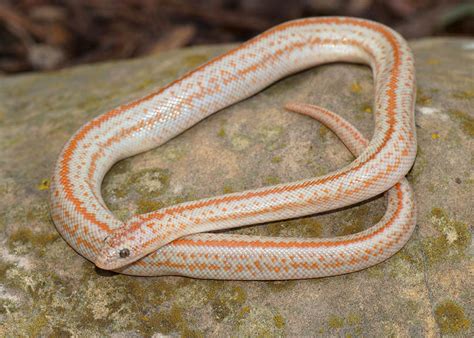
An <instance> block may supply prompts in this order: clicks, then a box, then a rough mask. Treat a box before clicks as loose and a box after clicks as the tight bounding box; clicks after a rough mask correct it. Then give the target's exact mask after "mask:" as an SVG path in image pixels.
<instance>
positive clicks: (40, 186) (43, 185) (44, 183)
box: [37, 178, 50, 191]
mask: <svg viewBox="0 0 474 338" xmlns="http://www.w3.org/2000/svg"><path fill="white" fill-rule="evenodd" d="M49 184H50V182H49V179H47V178H44V179H42V180H41V182H40V184H38V185H37V189H38V190H41V191H44V190H48V189H49Z"/></svg>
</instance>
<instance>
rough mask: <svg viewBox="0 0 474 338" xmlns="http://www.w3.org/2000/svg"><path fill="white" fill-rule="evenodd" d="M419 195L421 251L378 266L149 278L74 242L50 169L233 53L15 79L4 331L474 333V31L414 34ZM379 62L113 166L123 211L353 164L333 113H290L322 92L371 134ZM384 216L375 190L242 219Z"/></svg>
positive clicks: (9, 90)
mask: <svg viewBox="0 0 474 338" xmlns="http://www.w3.org/2000/svg"><path fill="white" fill-rule="evenodd" d="M412 47H413V49H414V52H415V54H416V61H417V79H418V99H417V107H416V121H417V126H418V140H419V151H418V157H417V160H416V164H415V166H414V168H413V169H412V171H411V172H410V174H409V176H408V177H409V180H410V182H411V183H412V184H413V185H414V188H415V191H416V197H417V205H418V222H417V224H418V225H417V229H416V232H415V234H414V235H413V237H412V238H411V240H410V241H409V242H408V244H407V245H406V247H405V248H404V249H402V250H401V251H400V252H399V253H398V254H396V255H395V256H394V257H392V258H391V259H389V260H387V261H386V262H384V263H382V264H379V265H377V266H375V267H372V268H369V269H366V270H364V271H361V272H357V273H353V274H348V275H344V276H338V277H331V278H323V279H314V280H304V281H289V282H229V281H208V280H193V279H189V278H182V277H157V278H137V277H129V276H123V275H114V274H110V273H107V272H104V271H99V270H97V269H95V268H94V266H93V265H92V264H91V263H90V262H88V261H86V260H85V259H84V258H82V257H81V256H79V255H78V254H76V253H75V252H74V251H73V250H72V249H71V248H70V247H69V246H68V245H67V244H66V242H65V241H64V240H63V239H62V238H61V237H59V235H58V233H57V232H56V230H55V228H54V225H53V224H52V222H51V220H50V217H49V210H48V202H47V198H48V184H49V181H48V178H49V175H50V173H51V169H52V167H53V164H54V162H55V160H56V157H57V155H58V152H59V151H60V149H61V147H62V145H63V144H64V142H66V140H67V139H68V138H69V137H70V136H71V135H72V133H73V132H74V131H76V129H78V128H79V127H80V126H81V125H82V124H83V123H85V122H86V121H88V120H89V119H91V118H92V117H94V116H96V115H98V114H100V113H102V112H104V111H107V110H108V109H111V108H113V107H115V106H116V105H118V104H120V103H125V102H127V101H129V100H130V99H132V98H136V97H139V96H141V95H143V94H145V93H147V92H148V91H150V90H151V89H152V88H154V87H155V86H161V85H164V84H165V83H167V82H169V81H171V80H173V79H175V78H176V77H177V76H179V75H180V74H182V73H183V72H185V71H187V70H189V69H191V68H194V67H195V66H197V65H198V64H200V63H202V62H204V61H206V60H208V59H209V58H211V57H212V56H215V55H217V54H219V53H221V52H222V51H224V50H225V48H224V47H199V48H190V49H186V50H180V51H174V52H169V53H164V54H161V55H159V56H155V57H151V58H147V59H141V60H134V61H127V62H114V63H107V64H99V65H90V66H81V67H77V68H72V69H66V70H63V71H58V72H52V73H44V74H27V75H21V76H14V77H4V78H2V81H1V83H0V155H1V156H0V240H1V243H2V246H1V248H0V252H1V255H0V336H5V335H7V336H13V335H31V336H37V335H54V336H57V335H65V336H67V335H80V336H84V335H85V336H89V335H112V336H117V337H122V336H137V337H140V336H151V335H153V334H157V333H160V334H170V335H184V336H223V335H232V336H248V335H259V336H302V335H310V334H312V335H327V336H329V335H331V336H332V335H338V336H387V335H391V336H409V335H410V336H412V335H414V336H435V335H440V334H454V335H459V336H473V335H474V330H473V323H472V317H473V315H474V304H473V301H472V299H473V298H474V297H473V296H474V295H473V291H472V290H474V278H473V272H474V264H473V245H472V237H471V234H472V220H473V219H474V213H473V208H472V197H473V183H474V177H473V170H472V168H473V149H474V148H473V147H474V145H473V136H474V119H473V118H474V116H473V114H474V69H473V63H474V41H473V40H455V39H428V40H420V41H415V42H413V43H412ZM372 97H373V86H372V77H371V72H370V70H369V69H368V68H367V67H364V66H359V65H346V64H332V65H324V66H320V67H317V68H314V69H311V70H308V71H305V72H302V73H300V74H298V75H295V76H292V77H290V78H287V79H285V80H283V81H280V82H279V83H277V84H275V85H273V86H271V87H270V88H268V89H266V90H265V91H263V92H262V93H260V94H258V95H256V96H254V97H252V98H250V99H248V100H246V101H244V102H242V103H239V104H237V105H235V106H233V107H230V108H227V109H225V110H224V111H221V112H219V113H217V114H215V115H213V116H211V117H210V118H208V119H206V120H205V121H203V122H201V123H199V124H198V125H196V126H195V127H193V128H191V129H190V130H188V131H186V132H185V133H183V134H182V135H180V136H179V137H177V138H175V139H173V140H171V141H170V142H168V143H167V144H165V145H164V146H162V147H160V148H158V149H155V150H153V151H150V152H147V153H145V154H141V155H139V156H135V157H133V158H130V159H126V160H124V161H122V162H120V163H118V164H117V165H115V166H114V167H113V168H112V170H111V171H110V173H109V174H108V175H107V177H106V179H105V182H104V184H103V193H104V196H105V199H106V202H107V203H108V205H109V206H110V208H111V209H112V210H113V211H114V212H115V213H116V214H117V215H118V216H119V217H121V218H123V219H126V218H128V217H130V216H131V215H133V214H135V213H143V212H147V211H151V210H154V209H158V208H160V207H162V206H165V205H170V204H174V203H176V202H179V201H184V200H193V199H198V198H202V197H207V196H213V195H216V194H222V193H229V192H232V191H239V190H244V189H250V188H255V187H260V186H264V185H270V184H275V183H278V182H287V181H293V180H297V179H302V178H308V177H312V176H315V175H321V174H324V173H327V172H330V171H332V170H334V169H336V168H338V167H341V166H343V165H345V164H347V163H349V162H350V161H351V160H352V157H351V155H350V154H349V152H348V151H347V150H346V149H345V148H344V146H343V145H342V143H341V142H340V141H339V140H338V139H337V138H336V137H335V136H334V135H333V134H332V133H331V132H329V131H328V130H327V129H326V128H325V127H322V126H321V125H320V124H319V123H317V122H315V121H313V120H311V119H309V118H307V117H304V116H300V115H297V114H293V113H289V112H286V111H284V110H283V109H282V106H283V104H284V103H285V102H287V101H290V100H293V101H299V102H307V103H314V104H318V105H320V106H323V107H327V108H329V109H332V110H334V111H336V112H338V113H340V114H341V115H342V116H344V117H346V118H347V119H348V120H349V121H352V122H353V123H354V124H355V125H356V126H357V127H358V128H360V130H361V131H362V132H363V133H364V134H365V135H367V136H370V135H371V132H372V128H373V121H372V114H371V113H372V108H371V105H372ZM383 213H384V199H383V198H381V197H380V198H378V199H374V200H372V201H370V202H367V203H363V204H360V205H359V206H356V207H353V208H348V209H345V210H342V211H338V212H333V213H327V214H324V215H318V216H313V217H307V218H304V219H300V220H294V221H286V222H277V223H272V224H268V225H264V226H259V227H249V228H245V229H240V230H238V231H239V232H241V233H252V234H255V233H258V234H268V235H273V236H277V235H279V236H318V237H319V236H326V237H329V236H336V235H341V234H348V233H353V232H357V231H360V230H362V229H365V228H367V227H369V226H370V225H372V224H373V223H375V222H376V221H377V220H378V219H380V217H381V216H382V215H383Z"/></svg>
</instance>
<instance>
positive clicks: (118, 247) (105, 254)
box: [95, 238, 138, 270]
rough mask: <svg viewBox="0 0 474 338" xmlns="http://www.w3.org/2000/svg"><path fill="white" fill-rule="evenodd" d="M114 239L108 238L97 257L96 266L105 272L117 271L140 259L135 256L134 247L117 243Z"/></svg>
mask: <svg viewBox="0 0 474 338" xmlns="http://www.w3.org/2000/svg"><path fill="white" fill-rule="evenodd" d="M116 242H117V241H114V240H113V239H110V238H106V239H105V241H104V246H103V247H102V249H101V250H100V252H99V254H98V255H97V259H96V261H95V265H96V266H97V267H98V268H100V269H104V270H115V269H118V268H121V267H123V266H126V265H128V264H131V263H133V262H134V261H136V260H137V259H138V258H136V257H135V256H134V255H133V249H132V247H130V246H128V245H127V244H126V243H116Z"/></svg>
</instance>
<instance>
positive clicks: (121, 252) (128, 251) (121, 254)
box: [119, 248, 130, 258]
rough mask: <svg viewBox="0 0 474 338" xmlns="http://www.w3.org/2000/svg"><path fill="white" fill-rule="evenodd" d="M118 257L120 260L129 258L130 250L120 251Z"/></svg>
mask: <svg viewBox="0 0 474 338" xmlns="http://www.w3.org/2000/svg"><path fill="white" fill-rule="evenodd" d="M119 256H120V258H127V257H128V256H130V250H128V249H127V248H125V249H120V251H119Z"/></svg>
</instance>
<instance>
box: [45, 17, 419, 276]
mask: <svg viewBox="0 0 474 338" xmlns="http://www.w3.org/2000/svg"><path fill="white" fill-rule="evenodd" d="M341 61H342V62H353V63H364V64H367V65H369V66H370V67H371V68H372V71H373V76H374V87H375V100H374V115H375V130H374V134H373V136H372V139H371V140H370V142H367V140H366V139H365V138H363V137H362V135H361V134H360V133H359V132H358V131H357V130H356V129H355V128H354V127H353V126H352V125H350V124H349V123H348V122H347V121H345V120H343V119H342V118H341V117H338V116H337V115H335V114H334V113H332V112H329V111H327V110H325V109H322V108H319V107H316V106H310V105H304V104H297V103H295V104H289V105H288V106H287V108H288V109H290V110H293V111H296V112H299V113H303V114H306V115H309V116H311V117H313V118H315V119H317V120H319V121H320V122H322V123H324V124H326V125H327V126H328V127H329V128H330V129H332V130H333V131H334V132H335V133H336V134H337V135H338V136H339V137H340V138H341V139H342V140H343V142H344V143H345V144H346V146H347V147H348V148H349V150H351V152H353V153H354V155H357V157H356V159H355V160H354V161H353V162H352V163H351V164H349V165H348V166H346V167H344V168H342V169H339V170H337V171H335V172H332V173H330V174H327V175H324V176H320V177H315V178H310V179H305V180H300V181H297V182H291V183H285V184H279V185H274V186H266V187H263V188H259V189H254V190H248V191H242V192H238V193H232V194H226V195H222V196H216V197H211V198H207V199H201V200H197V201H191V202H185V203H180V204H177V205H173V206H170V207H166V208H162V209H160V210H157V211H154V212H150V213H147V214H142V215H136V216H133V217H131V218H130V219H129V220H127V221H126V222H122V221H120V220H119V219H118V218H116V217H115V216H114V215H113V213H112V212H111V211H110V210H109V209H108V208H107V206H106V204H105V202H104V200H103V198H102V196H101V184H102V180H103V178H104V176H105V174H106V173H107V171H108V170H109V169H110V168H111V167H112V165H113V164H114V163H116V162H117V161H119V160H121V159H124V158H126V157H129V156H132V155H135V154H138V153H141V152H144V151H147V150H149V149H152V148H154V147H157V146H159V145H161V144H163V143H165V142H166V141H168V140H169V139H170V138H173V137H175V136H176V135H178V134H180V133H181V132H183V131H184V130H186V129H188V128H190V127H191V126H193V125H195V124H196V123H197V122H199V121H200V120H202V119H204V118H205V117H207V116H209V115H211V114H213V113H215V112H217V111H219V110H221V109H223V108H225V107H227V106H229V105H232V104H234V103H236V102H238V101H241V100H243V99H246V98H248V97H249V96H251V95H253V94H255V93H257V92H259V91H261V90H263V89H264V88H265V87H267V86H269V85H270V84H272V83H274V82H275V81H277V80H279V79H281V78H283V77H285V76H288V75H290V74H292V73H295V72H298V71H301V70H303V69H306V68H309V67H312V66H316V65H318V64H324V63H329V62H341ZM335 99H337V98H335ZM414 99H415V74H414V60H413V55H412V53H411V51H410V49H409V47H408V45H407V43H406V41H405V40H404V39H403V38H402V37H401V36H400V35H398V34H397V33H396V32H394V31H393V30H391V29H390V28H388V27H386V26H383V25H381V24H378V23H375V22H371V21H367V20H363V19H356V18H347V17H321V18H307V19H301V20H295V21H290V22H287V23H284V24H281V25H279V26H276V27H274V28H272V29H270V30H268V31H266V32H264V33H262V34H260V35H259V36H257V37H255V38H253V39H251V40H249V41H247V42H246V43H244V44H242V45H241V46H239V47H237V48H235V49H233V50H231V51H229V52H227V53H225V54H223V55H221V56H219V57H217V58H215V59H213V60H211V61H209V62H208V63H206V64H204V65H202V66H200V67H198V68H197V69H195V70H193V71H191V72H189V73H187V74H185V75H184V76H182V77H181V78H179V79H177V80H175V81H174V82H172V83H170V84H168V85H167V86H165V87H163V88H161V89H158V90H156V91H154V92H152V93H150V94H148V95H147V96H145V97H143V98H141V99H138V100H135V101H132V102H130V103H127V104H124V105H122V106H119V107H117V108H115V109H113V110H111V111H108V112H106V113H104V114H102V115H100V116H98V117H97V118H95V119H93V120H91V121H90V122H88V123H86V124H85V125H84V126H83V127H81V128H80V129H79V130H78V131H77V132H76V133H75V134H74V135H73V136H72V138H71V139H70V140H69V141H68V142H67V143H66V145H65V146H64V148H63V149H62V151H61V153H60V155H59V158H58V161H57V163H56V166H55V169H54V172H53V177H52V184H51V195H50V204H51V215H52V218H53V221H54V223H55V225H56V227H57V229H58V231H59V232H60V233H61V235H62V236H63V238H64V239H65V240H66V241H67V242H68V243H69V244H70V245H71V246H72V247H73V248H74V249H75V250H76V251H77V252H78V253H80V254H81V255H82V256H84V257H85V258H87V259H88V260H90V261H92V262H94V263H95V264H96V265H97V266H98V267H101V268H103V269H109V270H114V271H117V272H120V273H124V274H130V275H143V276H159V275H184V276H190V277H196V278H212V279H239V280H278V279H302V278H314V277H322V276H330V275H337V274H343V273H348V272H352V271H357V270H361V269H364V268H366V267H369V266H372V265H374V264H376V263H378V262H381V261H383V260H385V259H387V258H388V257H390V256H391V255H393V254H394V253H395V252H396V251H398V250H399V249H400V248H401V247H402V246H403V245H404V244H405V243H406V241H407V240H408V238H409V237H410V235H411V233H412V231H413V227H414V224H415V206H414V198H413V192H412V190H411V188H410V186H409V185H408V183H407V182H406V180H405V179H404V176H405V175H406V173H407V172H408V170H409V169H410V168H411V166H412V164H413V161H414V158H415V155H416V135H415V126H414ZM256 113H257V112H256ZM389 189H390V190H389ZM387 190H389V191H388V192H387V196H388V197H387V198H388V203H387V204H388V206H387V211H386V213H385V215H384V217H383V218H382V220H380V222H378V223H377V224H376V225H374V226H373V227H371V228H370V229H367V230H365V231H363V232H361V233H358V234H354V235H350V236H344V237H335V238H328V239H304V238H272V237H251V236H242V235H231V234H212V233H203V232H209V231H213V230H221V229H228V228H234V227H239V226H243V225H250V224H257V223H263V222H269V221H275V220H281V219H288V218H294V217H301V216H305V215H310V214H314V213H318V212H322V211H327V210H334V209H337V208H341V207H344V206H348V205H352V204H354V203H358V202H361V201H364V200H367V199H369V198H372V197H374V196H376V195H378V194H380V193H383V192H386V191H387Z"/></svg>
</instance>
